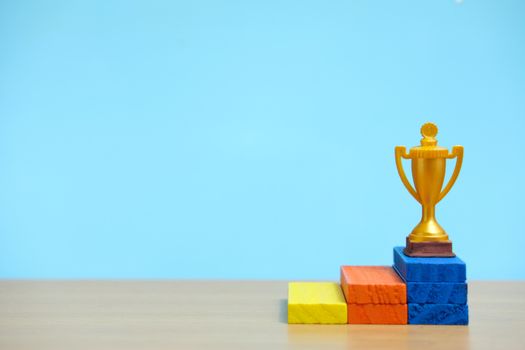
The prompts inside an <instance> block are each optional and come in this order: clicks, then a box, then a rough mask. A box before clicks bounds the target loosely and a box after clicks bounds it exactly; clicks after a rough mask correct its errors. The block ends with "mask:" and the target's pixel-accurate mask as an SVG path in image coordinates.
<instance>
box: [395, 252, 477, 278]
mask: <svg viewBox="0 0 525 350" xmlns="http://www.w3.org/2000/svg"><path fill="white" fill-rule="evenodd" d="M394 268H395V269H396V271H397V272H398V273H399V275H400V276H401V278H403V280H404V281H405V282H458V283H461V282H465V281H466V279H467V268H466V265H465V263H464V262H463V261H462V260H461V259H460V258H458V257H454V258H412V257H409V256H406V255H405V254H404V253H403V247H395V248H394Z"/></svg>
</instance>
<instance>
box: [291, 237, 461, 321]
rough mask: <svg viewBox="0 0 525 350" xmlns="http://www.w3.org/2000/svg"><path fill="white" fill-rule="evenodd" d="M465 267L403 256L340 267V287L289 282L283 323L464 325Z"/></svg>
mask: <svg viewBox="0 0 525 350" xmlns="http://www.w3.org/2000/svg"><path fill="white" fill-rule="evenodd" d="M467 290H468V287H467V283H466V265H465V263H464V262H463V261H462V260H461V259H459V258H458V257H452V258H448V257H447V258H420V257H417V258H415V257H409V256H406V255H405V254H404V253H403V248H402V247H396V248H394V264H393V266H342V267H341V281H340V284H337V283H331V282H291V283H290V284H289V286H288V323H304V324H306V323H308V324H316V323H317V324H343V323H348V324H428V325H467V324H468V303H467Z"/></svg>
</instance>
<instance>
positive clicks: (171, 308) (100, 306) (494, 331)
mask: <svg viewBox="0 0 525 350" xmlns="http://www.w3.org/2000/svg"><path fill="white" fill-rule="evenodd" d="M286 297H287V283H286V282H282V281H280V282H270V281H0V349H2V350H11V349H13V350H15V349H53V350H60V349H68V350H73V349H97V350H99V349H112V350H118V349H130V350H133V349H148V350H155V349H204V348H207V349H210V348H213V349H288V348H291V349H296V348H297V349H303V348H304V349H323V350H328V349H354V348H355V349H418V350H422V349H423V350H432V349H454V350H456V349H506V350H509V349H525V282H471V283H470V284H469V304H470V320H471V324H470V326H468V327H462V326H408V325H407V326H381V325H377V326H376V325H338V326H334V325H324V326H320V325H288V324H287V323H286Z"/></svg>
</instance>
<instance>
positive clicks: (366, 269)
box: [341, 266, 407, 304]
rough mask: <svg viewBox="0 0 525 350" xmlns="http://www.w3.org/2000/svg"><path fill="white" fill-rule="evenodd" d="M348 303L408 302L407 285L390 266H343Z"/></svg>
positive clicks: (342, 286)
mask: <svg viewBox="0 0 525 350" xmlns="http://www.w3.org/2000/svg"><path fill="white" fill-rule="evenodd" d="M341 288H342V289H343V293H344V295H345V298H346V302H347V303H348V304H406V300H407V299H406V286H405V283H404V282H403V281H402V280H401V278H400V277H399V276H398V274H397V273H396V272H395V271H394V269H393V268H392V267H390V266H341Z"/></svg>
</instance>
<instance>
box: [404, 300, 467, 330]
mask: <svg viewBox="0 0 525 350" xmlns="http://www.w3.org/2000/svg"><path fill="white" fill-rule="evenodd" d="M408 324H439V325H467V324H468V305H466V304H465V305H458V304H408Z"/></svg>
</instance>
